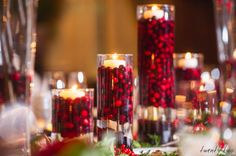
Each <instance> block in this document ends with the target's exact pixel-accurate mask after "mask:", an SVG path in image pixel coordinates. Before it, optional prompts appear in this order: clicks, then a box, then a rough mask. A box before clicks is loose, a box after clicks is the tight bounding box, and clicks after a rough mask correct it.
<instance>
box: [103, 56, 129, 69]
mask: <svg viewBox="0 0 236 156" xmlns="http://www.w3.org/2000/svg"><path fill="white" fill-rule="evenodd" d="M120 65H123V66H126V62H125V60H119V59H117V54H113V55H112V59H110V60H104V66H105V67H111V68H115V67H117V68H118V67H119V66H120Z"/></svg>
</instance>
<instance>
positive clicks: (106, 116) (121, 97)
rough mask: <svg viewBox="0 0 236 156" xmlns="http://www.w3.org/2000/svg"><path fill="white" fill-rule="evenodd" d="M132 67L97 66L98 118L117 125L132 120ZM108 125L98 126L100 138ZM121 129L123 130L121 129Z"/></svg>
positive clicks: (130, 122)
mask: <svg viewBox="0 0 236 156" xmlns="http://www.w3.org/2000/svg"><path fill="white" fill-rule="evenodd" d="M132 98H133V69H132V67H130V66H126V67H125V66H123V65H120V66H119V67H118V68H117V67H115V68H110V67H104V66H101V67H99V68H98V120H101V121H107V120H112V121H115V122H116V124H117V125H123V124H125V123H129V124H132V122H133V99H132ZM108 129H109V127H105V128H100V127H98V136H100V137H99V139H101V138H102V137H101V136H102V134H103V132H104V131H107V130H108ZM122 131H123V130H122Z"/></svg>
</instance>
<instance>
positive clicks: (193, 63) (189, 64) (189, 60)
mask: <svg viewBox="0 0 236 156" xmlns="http://www.w3.org/2000/svg"><path fill="white" fill-rule="evenodd" d="M197 66H198V60H197V59H196V58H193V57H192V54H191V53H190V52H187V53H186V54H185V58H184V59H180V60H179V61H178V67H183V68H196V67H197Z"/></svg>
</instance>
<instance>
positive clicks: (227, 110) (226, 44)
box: [213, 0, 236, 141]
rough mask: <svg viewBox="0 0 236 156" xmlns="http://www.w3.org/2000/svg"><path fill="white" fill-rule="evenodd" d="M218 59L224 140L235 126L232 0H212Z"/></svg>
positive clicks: (235, 89) (234, 50)
mask: <svg viewBox="0 0 236 156" xmlns="http://www.w3.org/2000/svg"><path fill="white" fill-rule="evenodd" d="M213 2H214V9H215V21H216V35H217V43H218V44H217V45H218V59H219V63H220V67H221V82H220V84H221V85H220V86H221V89H220V91H221V103H220V108H221V117H222V121H223V123H224V124H222V127H221V134H222V137H223V139H224V140H225V141H229V140H230V139H232V138H231V136H232V135H231V136H230V137H227V136H229V135H226V134H228V132H230V133H232V130H235V128H236V49H235V41H236V40H235V37H236V33H235V32H236V29H235V28H236V27H235V26H236V23H235V22H236V20H235V1H234V0H214V1H213Z"/></svg>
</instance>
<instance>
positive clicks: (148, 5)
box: [137, 3, 175, 9]
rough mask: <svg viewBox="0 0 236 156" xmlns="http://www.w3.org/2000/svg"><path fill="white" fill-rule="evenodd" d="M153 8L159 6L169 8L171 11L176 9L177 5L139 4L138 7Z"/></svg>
mask: <svg viewBox="0 0 236 156" xmlns="http://www.w3.org/2000/svg"><path fill="white" fill-rule="evenodd" d="M151 6H158V7H168V8H171V9H174V8H175V5H173V4H166V3H165V4H158V3H150V4H139V5H137V8H141V7H151Z"/></svg>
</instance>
